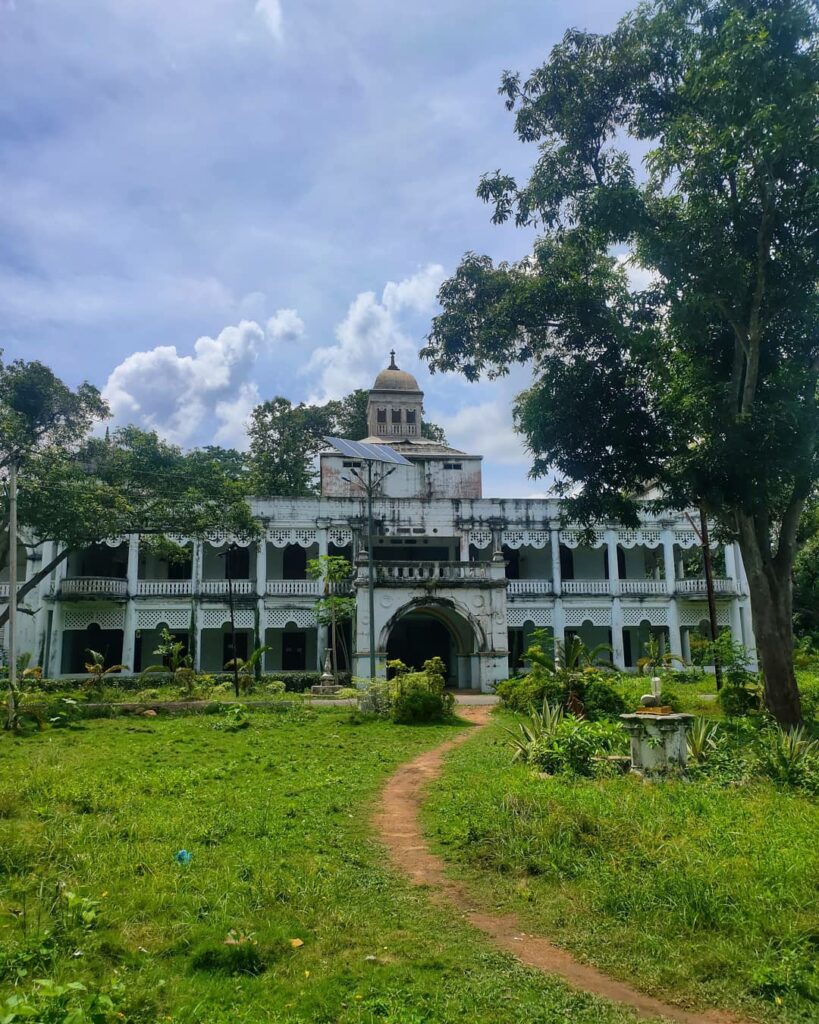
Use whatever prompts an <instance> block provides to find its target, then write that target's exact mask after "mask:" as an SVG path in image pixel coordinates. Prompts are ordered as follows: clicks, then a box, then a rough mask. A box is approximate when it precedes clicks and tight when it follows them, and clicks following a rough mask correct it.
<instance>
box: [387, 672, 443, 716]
mask: <svg viewBox="0 0 819 1024" xmlns="http://www.w3.org/2000/svg"><path fill="white" fill-rule="evenodd" d="M397 664H399V665H400V662H399V663H397ZM390 667H392V668H396V662H390ZM445 671H446V667H445V665H444V663H443V661H441V659H440V658H430V659H429V660H428V661H425V662H424V668H423V671H421V672H409V671H408V670H406V666H404V665H402V666H401V670H398V671H397V674H396V678H395V680H394V683H393V694H392V708H391V717H392V720H393V722H395V723H396V724H398V725H416V724H421V723H425V722H443V721H446V719H448V718H450V717H451V716H452V709H453V707H454V706H455V697H454V695H453V694H451V693H448V692H447V690H446V689H445V686H446V678H445V674H444V673H445Z"/></svg>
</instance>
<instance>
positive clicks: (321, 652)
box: [316, 526, 338, 672]
mask: <svg viewBox="0 0 819 1024" xmlns="http://www.w3.org/2000/svg"><path fill="white" fill-rule="evenodd" d="M316 541H317V542H318V553H319V558H321V557H322V555H327V554H329V552H330V541H329V537H328V534H327V527H326V526H318V529H317V530H316ZM329 630H330V627H329V626H322V625H321V624H320V623H319V625H318V626H317V627H316V668H317V669H318V670H319V672H321V671H322V670H323V668H324V659H325V657H326V656H327V647H328V646H329ZM336 653H338V652H336Z"/></svg>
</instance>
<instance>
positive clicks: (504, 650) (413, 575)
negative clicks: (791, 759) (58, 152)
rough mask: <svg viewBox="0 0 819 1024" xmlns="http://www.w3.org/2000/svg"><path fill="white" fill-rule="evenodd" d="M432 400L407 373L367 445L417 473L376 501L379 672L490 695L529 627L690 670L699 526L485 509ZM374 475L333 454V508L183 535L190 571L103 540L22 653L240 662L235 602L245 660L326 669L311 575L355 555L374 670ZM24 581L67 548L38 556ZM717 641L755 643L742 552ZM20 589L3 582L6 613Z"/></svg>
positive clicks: (364, 663)
mask: <svg viewBox="0 0 819 1024" xmlns="http://www.w3.org/2000/svg"><path fill="white" fill-rule="evenodd" d="M422 413H423V393H422V391H421V390H420V388H419V387H418V384H417V382H416V380H415V378H414V377H412V376H411V375H410V374H408V373H405V372H404V371H402V370H400V369H399V368H398V367H397V366H396V365H395V361H394V358H393V360H392V361H391V364H390V366H389V367H388V368H387V369H386V370H383V371H382V372H381V373H380V374H379V375H378V377H377V378H376V382H375V385H374V387H373V389H372V391H371V393H370V400H369V407H368V430H369V435H370V436H369V437H368V438H367V439H366V440H368V441H370V442H375V443H378V442H381V443H387V444H389V445H390V446H391V447H393V448H395V449H396V450H397V451H400V452H401V454H403V455H404V456H405V457H406V458H407V459H408V460H409V462H410V465H409V466H403V467H401V466H399V467H394V468H393V467H386V468H385V470H384V471H382V470H377V471H376V472H377V474H378V473H382V472H383V477H382V478H381V479H380V481H379V489H378V491H379V493H378V496H377V497H376V498H375V499H374V503H373V521H374V543H373V553H374V558H375V593H374V598H375V600H374V608H375V637H376V648H377V649H376V658H377V664H378V671H379V673H381V674H383V673H384V672H385V666H386V661H387V660H388V659H391V658H396V657H397V658H400V659H401V660H402V661H404V662H406V663H407V664H411V665H416V666H420V665H421V664H422V663H423V661H424V660H426V658H428V657H431V656H433V655H439V656H440V657H442V658H443V660H444V662H445V663H446V665H447V671H448V675H449V680H450V684H451V685H453V686H457V687H459V688H462V689H475V690H483V691H487V690H490V689H491V688H492V686H493V685H494V684H495V683H496V682H498V681H499V680H501V679H504V678H506V677H507V676H508V675H509V673H510V671H513V670H514V669H515V668H518V667H519V666H520V663H521V659H522V656H523V653H524V651H525V649H526V646H527V639H528V636H529V634H531V632H532V630H534V629H537V628H542V629H546V630H547V631H548V632H549V633H551V634H552V635H553V636H554V637H556V638H557V639H560V640H563V639H565V637H566V636H567V635H569V634H575V635H578V636H579V637H580V638H581V639H582V640H583V641H584V642H585V643H586V644H587V645H589V646H596V645H597V644H605V645H608V646H609V647H610V649H611V659H612V661H613V663H614V664H615V665H616V666H617V667H619V668H626V669H628V668H635V667H636V665H637V662H638V659H639V658H640V657H642V656H643V655H644V653H645V648H646V645H647V643H648V642H649V639H650V638H651V637H654V638H656V639H657V640H658V641H659V642H660V643H661V644H662V645H664V646H665V649H666V650H669V651H670V652H671V653H673V654H675V655H677V656H678V657H680V658H682V659H684V660H686V661H689V660H690V657H691V642H692V638H693V637H694V636H697V635H704V634H705V633H706V632H707V629H706V625H705V624H706V623H707V621H708V609H707V604H706V590H705V579H704V574H703V572H702V564H701V555H702V552H701V548H700V542H699V537H698V535H697V533H696V531H695V529H694V526H693V525H692V522H691V520H689V519H688V518H687V517H686V516H684V515H680V516H671V515H666V516H660V517H657V516H653V515H650V514H648V513H646V514H645V515H644V516H642V517H641V522H640V526H639V528H637V529H625V528H623V527H622V526H619V525H618V524H616V523H611V524H606V525H600V526H598V527H597V528H595V529H594V530H592V531H584V530H583V529H582V528H580V527H577V526H571V525H568V526H567V525H565V524H564V523H562V522H561V507H560V503H559V501H557V500H552V499H499V498H484V497H482V494H481V458H480V456H476V455H469V454H467V453H465V452H461V451H458V450H457V449H454V448H451V447H449V446H448V445H445V444H440V443H437V442H433V441H430V440H428V439H425V438H424V436H423V433H422V422H421V418H422ZM362 469H363V466H362V465H361V464H360V463H359V462H358V461H357V460H356V459H351V458H345V457H344V456H342V455H340V454H338V453H336V452H335V451H330V450H328V451H326V452H324V453H322V455H321V456H320V470H321V493H320V495H319V496H317V497H312V498H270V499H264V500H262V499H259V500H255V501H254V502H253V511H254V515H255V517H256V518H257V520H258V522H259V526H260V529H261V536H260V539H259V540H258V541H253V542H250V543H248V542H247V541H243V540H242V539H233V538H228V537H225V536H220V535H216V534H214V535H213V536H211V537H208V538H207V539H205V540H201V539H188V538H184V537H178V538H174V539H175V540H176V541H177V542H178V543H180V544H183V545H185V546H186V547H187V550H188V552H189V558H188V559H187V560H184V561H176V562H173V563H169V562H167V561H164V560H162V559H160V558H157V557H156V555H155V554H154V553H153V551H152V549H151V548H150V547H148V546H146V545H144V544H142V543H141V542H140V538H139V537H138V536H130V537H125V538H113V539H107V540H103V541H101V542H100V543H99V544H95V545H93V546H92V547H90V548H88V549H85V550H83V551H72V552H71V553H70V555H69V557H68V558H67V559H66V560H65V561H63V562H62V563H61V565H60V566H59V567H58V568H57V569H56V570H55V571H54V572H53V573H52V575H51V577H50V578H48V579H46V580H44V581H42V583H41V584H40V585H39V587H38V588H37V589H36V590H35V591H33V592H32V593H30V594H29V595H28V596H27V598H26V599H25V601H24V602H23V605H24V607H27V609H28V611H29V612H30V614H21V615H20V616H19V617H18V637H17V648H18V650H19V651H30V652H31V654H32V657H33V661H34V663H37V664H39V665H41V666H42V667H43V670H44V673H45V674H47V675H50V676H59V675H74V674H82V673H83V665H84V662H85V661H86V660H87V658H86V651H87V649H89V648H90V649H93V650H97V651H102V652H103V653H104V655H105V658H106V662H107V663H108V664H113V663H122V664H124V665H126V666H128V668H129V669H130V670H131V671H133V672H140V671H141V670H143V669H144V668H146V667H147V666H148V665H150V664H155V663H156V662H157V660H158V659H157V657H156V656H155V655H154V653H153V652H154V650H155V648H156V647H157V644H158V643H159V640H160V633H161V631H162V629H163V628H167V629H169V630H170V632H172V633H173V634H175V635H176V636H177V637H178V638H179V639H182V640H183V641H184V642H185V643H186V645H187V646H188V647H189V649H190V650H191V652H192V653H193V656H194V660H195V665H196V667H197V669H199V670H200V671H202V672H221V671H222V670H223V668H224V665H225V662H226V661H228V660H229V659H230V658H231V657H232V656H233V648H232V633H231V627H230V617H231V609H230V605H231V600H229V598H230V597H231V595H232V604H233V616H234V623H235V630H236V635H237V642H236V653H237V654H238V655H239V656H240V657H244V656H246V654H247V653H248V652H249V651H250V650H252V649H253V647H255V646H257V645H258V644H260V643H265V644H267V645H269V647H270V650H269V651H268V653H267V654H266V655H265V662H264V668H265V671H267V672H272V673H275V672H277V671H288V670H315V669H318V668H320V667H321V665H322V663H323V660H324V655H325V652H326V649H327V642H328V637H327V628H326V627H324V626H321V625H319V624H318V622H317V619H316V612H315V605H316V602H317V600H318V599H319V597H320V596H321V584H320V583H319V582H317V581H315V580H311V579H309V578H308V576H307V563H308V561H309V560H310V559H311V558H315V557H317V556H318V555H322V554H334V555H341V556H344V557H346V558H347V559H349V561H350V563H351V567H352V575H351V580H350V583H349V592H350V593H351V594H352V595H353V596H354V597H355V605H356V615H355V618H354V621H353V623H352V624H350V625H348V626H345V628H344V630H343V631H342V634H343V635H342V643H341V644H340V646H339V652H338V653H339V658H340V662H341V663H342V664H344V663H346V664H347V665H348V666H349V668H350V669H351V670H352V672H353V674H354V675H357V676H366V675H367V674H368V672H369V655H370V652H369V639H368V638H369V618H368V577H367V559H366V530H367V508H366V498H365V495H364V490H363V486H362V479H361V478H362V475H363V474H362ZM28 554H29V557H28V562H27V563H26V575H32V574H33V573H34V572H36V571H37V568H38V567H39V565H41V564H43V560H50V559H51V558H52V557H53V555H54V554H56V552H55V551H54V550H53V548H52V545H50V544H44V545H41V546H40V547H39V548H35V549H33V550H31V549H29V552H28ZM713 554H714V563H715V571H716V574H717V578H716V580H715V590H716V594H717V616H718V622H719V624H720V626H721V627H725V628H728V629H730V631H731V633H732V635H733V637H734V639H735V640H737V641H738V642H741V643H743V644H744V645H745V646H746V648H747V649H748V650H749V652H751V655H752V656H753V651H754V647H755V643H754V638H753V633H752V626H751V615H750V603H749V598H748V586H747V581H746V578H745V575H744V572H743V567H742V561H741V558H740V556H739V551H738V549H737V547H736V545H734V544H728V545H724V546H720V545H717V546H715V547H714V549H713ZM4 600H5V601H7V600H8V584H7V583H6V584H3V583H2V582H0V601H4Z"/></svg>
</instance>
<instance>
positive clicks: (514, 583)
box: [506, 580, 554, 597]
mask: <svg viewBox="0 0 819 1024" xmlns="http://www.w3.org/2000/svg"><path fill="white" fill-rule="evenodd" d="M506 593H507V594H508V595H509V596H510V597H514V596H516V595H523V594H552V593H554V589H553V587H552V581H551V580H509V581H508V584H507V588H506Z"/></svg>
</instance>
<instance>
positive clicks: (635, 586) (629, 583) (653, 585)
mask: <svg viewBox="0 0 819 1024" xmlns="http://www.w3.org/2000/svg"><path fill="white" fill-rule="evenodd" d="M607 582H608V581H607ZM619 584H620V593H621V594H665V593H667V590H666V585H665V580H620V581H619Z"/></svg>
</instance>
